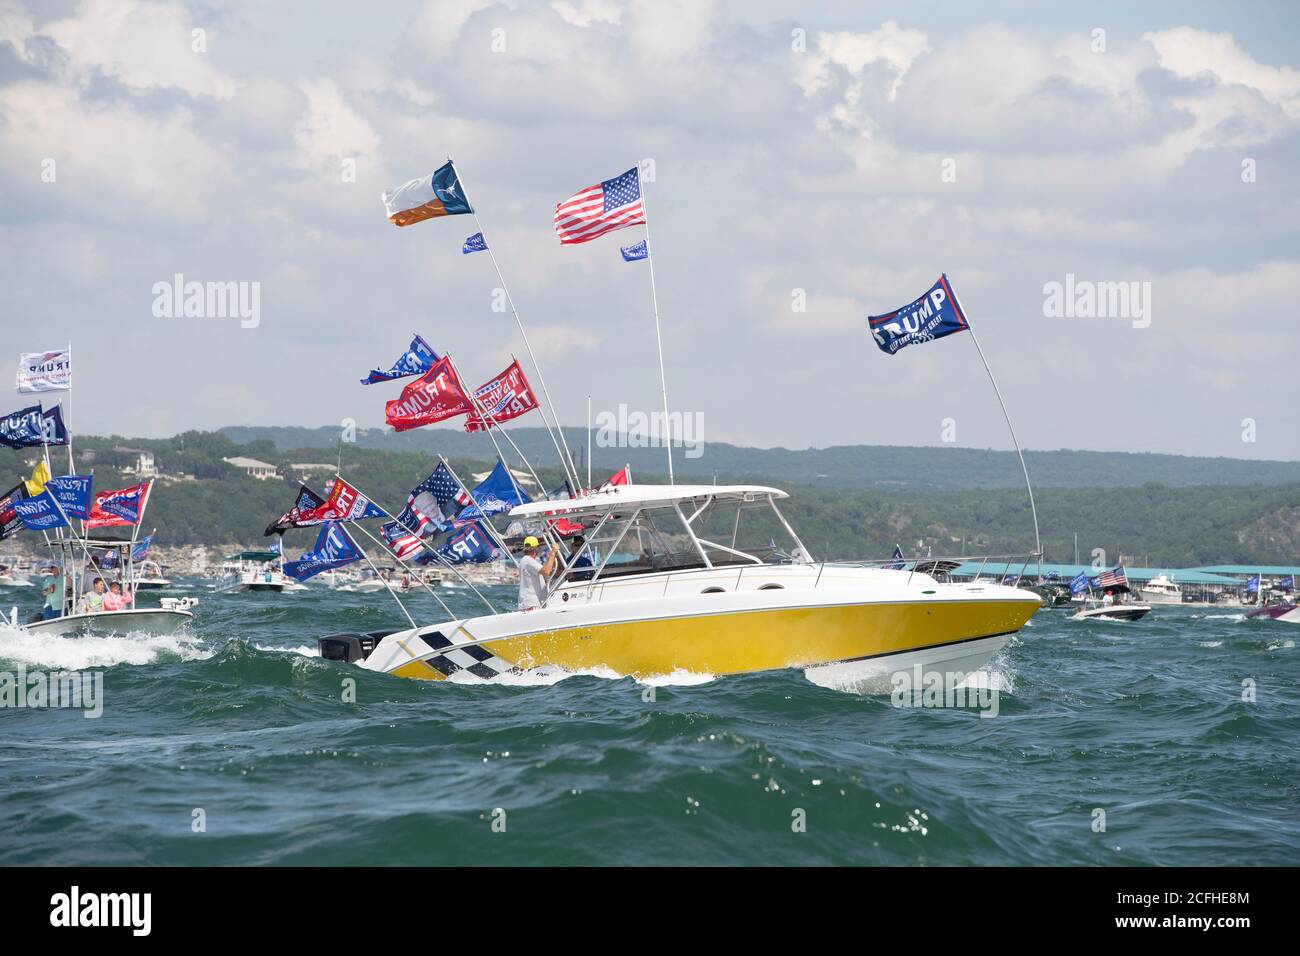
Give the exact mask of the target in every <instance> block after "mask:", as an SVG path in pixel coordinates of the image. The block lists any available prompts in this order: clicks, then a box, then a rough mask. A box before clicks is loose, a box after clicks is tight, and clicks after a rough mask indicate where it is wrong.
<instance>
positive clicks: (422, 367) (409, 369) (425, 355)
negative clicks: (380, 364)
mask: <svg viewBox="0 0 1300 956" xmlns="http://www.w3.org/2000/svg"><path fill="white" fill-rule="evenodd" d="M438 358H439V355H438V353H437V352H435V351H434V350H433V349H432V348H430V346H429V343H428V342H426V341H424V339H423V337H421V336H419V335H417V336H416V337H415V338H413V339H411V347H410V348H408V349H407V350H406V351H405V352H404V353H402V355H400V356H398V359H397V361H396V362H394V363H393V366H392V368H390V369H388V370H387V371H384V370H382V369H377V368H376V369H371V370H370V374H369V375H368V376H367V377H366V378H363V379H362V380H361V384H362V385H374V384H375V383H376V382H391V381H392V380H393V379H395V378H406V377H407V376H408V375H423V374H424V373H425V372H427V371H429V369H431V368H432V367H433V363H434V362H436V361H438Z"/></svg>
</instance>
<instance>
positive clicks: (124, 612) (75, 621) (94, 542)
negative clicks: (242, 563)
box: [11, 535, 197, 634]
mask: <svg viewBox="0 0 1300 956" xmlns="http://www.w3.org/2000/svg"><path fill="white" fill-rule="evenodd" d="M49 544H50V548H51V550H53V551H54V552H55V553H56V554H58V555H59V556H60V559H61V560H60V561H58V562H57V563H56V567H59V568H63V569H64V570H63V571H61V572H59V573H57V574H56V575H54V577H53V580H54V581H55V590H56V592H57V589H58V582H60V581H61V582H62V583H63V592H64V593H63V600H62V602H61V610H60V611H59V613H58V615H57V616H55V617H44V618H37V619H34V620H29V621H27V622H26V623H19V620H18V611H17V609H16V608H15V609H14V610H13V612H12V615H11V617H12V621H13V623H14V624H15V625H16V626H20V627H21V628H22V629H23V630H25V631H27V632H28V633H32V634H132V633H144V634H170V633H173V632H175V631H177V630H179V629H181V628H182V627H185V626H186V625H187V624H189V623H190V622H191V621H192V620H193V619H194V614H193V613H192V612H191V611H190V608H192V607H193V606H194V605H195V604H196V603H197V602H196V601H194V600H193V599H191V598H163V599H162V600H161V601H160V602H159V606H158V607H141V606H139V605H138V604H137V603H136V595H135V593H134V591H133V590H132V589H131V588H130V586H129V582H131V581H132V580H133V576H134V573H135V568H134V565H133V564H132V561H131V549H132V546H133V542H132V541H123V540H120V539H116V538H92V537H84V538H83V537H74V536H72V535H68V536H67V537H63V538H52V539H50V541H49ZM109 557H111V558H112V559H113V560H112V561H111V562H110V561H109V560H108V558H109ZM106 583H108V584H114V585H115V584H118V583H123V584H126V585H127V586H126V587H125V588H124V589H123V591H122V594H123V596H124V600H125V601H126V604H125V606H123V607H120V608H115V609H113V610H107V609H105V608H104V607H103V605H104V604H105V603H107V601H108V599H109V598H110V597H111V595H109V594H107V593H106V589H105V588H104V586H105V584H106Z"/></svg>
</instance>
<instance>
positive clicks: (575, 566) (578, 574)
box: [568, 534, 596, 581]
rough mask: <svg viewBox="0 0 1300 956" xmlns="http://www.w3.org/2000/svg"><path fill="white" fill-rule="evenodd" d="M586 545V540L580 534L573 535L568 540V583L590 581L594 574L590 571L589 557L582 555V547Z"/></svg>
mask: <svg viewBox="0 0 1300 956" xmlns="http://www.w3.org/2000/svg"><path fill="white" fill-rule="evenodd" d="M586 543H587V539H586V538H584V537H583V536H582V535H580V534H575V535H574V536H573V537H572V538H570V539H569V575H568V577H569V580H570V581H590V580H591V577H592V575H593V574H595V573H596V572H595V571H593V570H592V566H591V555H589V554H582V546H583V545H585V544H586ZM580 569H582V570H580Z"/></svg>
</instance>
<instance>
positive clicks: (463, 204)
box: [380, 160, 474, 226]
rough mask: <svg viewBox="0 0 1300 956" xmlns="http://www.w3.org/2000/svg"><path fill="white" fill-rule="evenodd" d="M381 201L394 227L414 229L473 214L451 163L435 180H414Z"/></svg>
mask: <svg viewBox="0 0 1300 956" xmlns="http://www.w3.org/2000/svg"><path fill="white" fill-rule="evenodd" d="M380 198H381V199H383V201H384V209H385V210H387V212H388V221H389V222H391V223H392V224H393V225H395V226H412V225H414V224H415V223H417V222H423V221H424V220H426V219H433V218H435V217H437V216H460V215H464V214H465V213H467V212H473V211H474V210H473V209H471V208H470V205H469V200H468V199H466V198H465V190H464V189H462V188H461V185H460V179H459V178H458V177H457V176H456V167H455V166H453V165H452V164H451V160H447V162H446V163H445V164H444V165H443V166H440V167H439V168H438V169H437V170H435V171H434V173H433V175H432V176H424V177H422V178H420V179H412V180H411V181H410V182H406V183H403V184H402V185H400V186H398V187H397V188H395V189H393V190H392V191H391V192H385V193H384V194H383V195H382V196H381V197H380Z"/></svg>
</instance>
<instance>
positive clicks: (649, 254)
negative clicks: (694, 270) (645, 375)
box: [636, 162, 674, 485]
mask: <svg viewBox="0 0 1300 956" xmlns="http://www.w3.org/2000/svg"><path fill="white" fill-rule="evenodd" d="M636 188H637V192H639V193H640V194H641V211H642V212H643V213H644V214H645V258H646V262H648V263H649V264H650V301H651V302H652V303H653V304H654V312H655V343H656V344H657V345H658V346H659V394H660V395H661V396H662V398H663V403H664V429H665V430H666V431H667V433H668V434H667V441H666V442H665V444H666V445H667V448H668V484H670V485H671V484H673V483H674V482H673V425H672V419H670V418H669V417H668V379H667V376H666V375H665V374H664V337H663V332H662V331H661V330H660V328H659V294H658V292H656V291H655V257H654V252H653V251H652V250H651V249H650V207H649V205H648V204H647V203H646V199H645V185H644V183H642V181H641V164H640V162H638V163H637V164H636Z"/></svg>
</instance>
